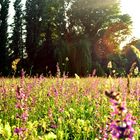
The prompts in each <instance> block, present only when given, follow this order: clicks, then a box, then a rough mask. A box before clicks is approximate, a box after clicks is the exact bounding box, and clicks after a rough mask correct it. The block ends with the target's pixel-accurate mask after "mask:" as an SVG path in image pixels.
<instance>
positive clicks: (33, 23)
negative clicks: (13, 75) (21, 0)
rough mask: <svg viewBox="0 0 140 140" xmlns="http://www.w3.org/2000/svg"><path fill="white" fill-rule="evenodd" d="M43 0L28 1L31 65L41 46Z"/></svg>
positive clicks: (26, 18) (27, 18)
mask: <svg viewBox="0 0 140 140" xmlns="http://www.w3.org/2000/svg"><path fill="white" fill-rule="evenodd" d="M43 6H44V1H43V0H27V1H26V10H25V12H26V15H25V22H26V51H27V55H28V60H29V61H30V65H31V66H32V65H34V60H35V57H36V54H37V50H38V48H39V46H40V43H41V41H40V38H41V22H42V14H43V13H42V12H43V10H44V8H43Z"/></svg>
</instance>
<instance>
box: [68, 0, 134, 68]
mask: <svg viewBox="0 0 140 140" xmlns="http://www.w3.org/2000/svg"><path fill="white" fill-rule="evenodd" d="M118 2H119V1H117V0H113V1H111V0H105V1H102V0H100V1H97V0H75V1H74V2H73V4H72V6H71V8H70V9H69V11H68V21H69V22H68V23H69V26H68V28H69V36H70V38H71V42H78V40H80V39H81V38H86V39H87V40H88V41H89V42H91V44H92V47H90V49H91V52H92V54H91V55H92V61H90V62H92V63H93V66H94V67H95V68H96V64H97V63H96V62H98V63H100V64H101V65H102V67H106V64H107V61H108V60H107V59H108V55H109V54H110V53H112V54H113V53H116V52H117V51H118V50H119V44H120V42H121V41H123V40H124V39H125V38H126V37H127V36H128V35H129V34H130V33H131V32H130V31H131V26H130V25H131V23H132V22H131V19H130V17H129V16H128V15H122V14H121V13H120V7H119V3H118ZM77 61H80V60H79V59H77ZM77 63H78V62H77ZM87 63H89V62H87Z"/></svg>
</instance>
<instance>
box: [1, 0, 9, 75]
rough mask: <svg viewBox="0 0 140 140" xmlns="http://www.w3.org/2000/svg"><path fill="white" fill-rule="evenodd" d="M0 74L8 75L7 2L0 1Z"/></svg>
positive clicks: (5, 0) (4, 0)
mask: <svg viewBox="0 0 140 140" xmlns="http://www.w3.org/2000/svg"><path fill="white" fill-rule="evenodd" d="M0 6H1V9H0V73H1V74H3V75H7V74H8V52H7V41H8V33H7V28H8V23H7V18H8V10H9V0H1V1H0Z"/></svg>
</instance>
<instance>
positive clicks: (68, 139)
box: [0, 72, 140, 140]
mask: <svg viewBox="0 0 140 140" xmlns="http://www.w3.org/2000/svg"><path fill="white" fill-rule="evenodd" d="M0 83H1V85H0V93H1V94H0V140H118V139H123V140H139V139H140V79H139V78H130V77H128V78H112V77H108V78H98V77H96V76H93V77H87V78H80V77H79V76H78V75H76V76H75V78H68V77H67V76H66V75H64V76H63V77H61V78H60V77H59V76H57V77H56V78H54V77H50V78H45V77H43V76H40V77H34V78H31V77H30V78H29V77H26V76H24V72H22V75H21V77H20V78H9V79H8V78H1V79H0Z"/></svg>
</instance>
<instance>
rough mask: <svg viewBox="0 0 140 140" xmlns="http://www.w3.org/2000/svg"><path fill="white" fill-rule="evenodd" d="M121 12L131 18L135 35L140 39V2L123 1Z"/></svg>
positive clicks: (135, 0) (132, 0)
mask: <svg viewBox="0 0 140 140" xmlns="http://www.w3.org/2000/svg"><path fill="white" fill-rule="evenodd" d="M121 10H122V13H124V14H125V13H127V14H129V15H130V16H131V18H132V21H133V35H134V36H135V37H137V38H140V0H121Z"/></svg>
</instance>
